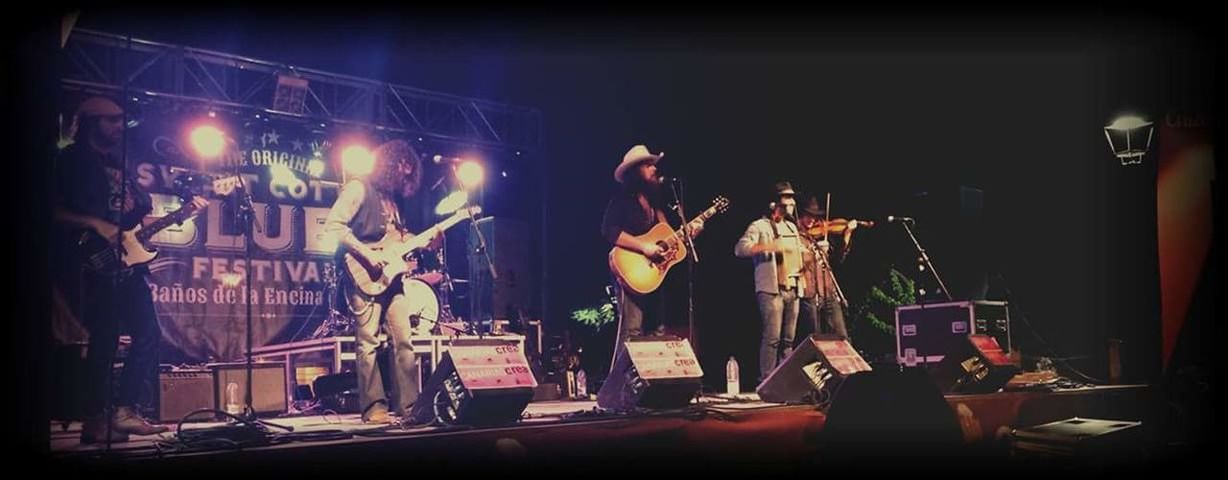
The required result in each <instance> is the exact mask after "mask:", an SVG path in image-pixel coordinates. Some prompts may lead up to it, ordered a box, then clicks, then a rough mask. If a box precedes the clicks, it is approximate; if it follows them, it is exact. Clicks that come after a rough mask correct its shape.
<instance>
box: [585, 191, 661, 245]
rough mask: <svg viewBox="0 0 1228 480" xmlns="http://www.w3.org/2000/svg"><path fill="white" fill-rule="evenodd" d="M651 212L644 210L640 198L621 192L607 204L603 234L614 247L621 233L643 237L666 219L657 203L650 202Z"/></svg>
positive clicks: (602, 224)
mask: <svg viewBox="0 0 1228 480" xmlns="http://www.w3.org/2000/svg"><path fill="white" fill-rule="evenodd" d="M649 205H650V206H651V207H652V208H651V210H646V209H644V206H643V205H641V204H640V201H639V198H637V197H636V195H635V194H633V193H631V192H627V191H620V192H618V193H617V194H615V195H614V197H613V198H611V199H610V203H608V204H606V207H605V215H604V216H603V217H602V219H601V234H602V236H604V237H605V239H606V241H608V242H610V244H611V245H614V244H615V242H616V241H617V240H618V234H619V232H627V234H628V235H643V234H645V233H648V231H649V230H652V227H653V226H655V225H656V224H658V223H661V222H662V221H664V219H665V213H664V212H663V211H662V209H661V207H660V206H658V205H657V204H656V202H652V201H649Z"/></svg>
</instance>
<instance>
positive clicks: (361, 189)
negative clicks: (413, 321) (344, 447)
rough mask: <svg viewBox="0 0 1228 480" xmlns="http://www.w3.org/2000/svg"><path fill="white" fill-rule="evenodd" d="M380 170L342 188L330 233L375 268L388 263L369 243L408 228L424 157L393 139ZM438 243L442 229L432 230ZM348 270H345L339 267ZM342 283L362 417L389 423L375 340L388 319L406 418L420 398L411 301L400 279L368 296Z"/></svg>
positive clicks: (378, 156)
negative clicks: (406, 206)
mask: <svg viewBox="0 0 1228 480" xmlns="http://www.w3.org/2000/svg"><path fill="white" fill-rule="evenodd" d="M374 154H375V169H374V171H373V172H372V173H371V174H370V175H369V176H367V177H365V178H363V177H359V178H354V179H352V180H350V181H349V182H347V183H346V184H345V186H343V187H342V189H341V193H340V194H339V195H338V196H337V202H336V203H334V204H333V207H332V210H331V211H330V212H329V214H328V219H327V220H326V226H325V231H326V232H327V233H329V234H331V235H334V236H335V238H337V240H338V244H339V245H340V246H341V248H343V249H345V251H348V252H351V253H353V254H354V255H357V256H359V257H361V258H362V259H363V260H365V261H367V263H368V264H371V265H373V266H378V267H383V266H384V265H385V263H386V262H384V261H381V260H378V259H377V257H376V254H375V252H374V251H372V249H371V248H370V247H369V246H368V244H370V243H374V242H378V241H379V240H380V239H381V238H382V237H383V236H384V234H385V233H387V232H393V231H396V230H405V226H404V223H403V222H402V221H401V214H400V208H399V206H398V204H399V203H401V202H403V201H404V200H406V199H408V198H409V197H411V196H413V195H414V194H415V193H416V192H417V190H418V186H419V185H420V184H421V179H422V160H421V158H420V157H419V156H418V153H417V152H415V151H414V149H413V147H412V146H410V144H409V143H408V142H405V141H404V140H393V141H390V142H388V143H385V144H383V145H380V146H379V148H377V149H376V150H375V152H374ZM432 232H434V233H433V235H435V236H436V238H434V239H432V242H435V241H438V239H439V237H441V236H440V235H439V232H438V231H437V230H432ZM339 270H342V271H345V269H344V268H342V269H339ZM343 278H346V280H345V281H343V282H342V288H343V289H344V290H343V291H344V292H345V297H346V302H347V303H348V305H349V312H350V316H351V317H352V318H353V320H354V325H355V326H356V329H355V330H356V336H357V340H358V345H357V358H356V359H355V360H356V363H357V374H358V391H359V405H360V406H361V407H362V409H363V413H362V419H363V421H364V422H367V423H378V424H387V423H392V422H393V420H392V418H391V417H390V416H389V399H388V398H387V397H386V395H385V393H384V384H383V380H382V377H381V375H380V371H379V367H378V365H377V364H376V362H375V349H376V347H377V346H379V341H378V339H377V338H376V337H377V335H378V334H379V326H380V322H381V321H383V322H386V325H387V327H388V329H387V330H388V335H389V336H390V337H391V338H390V340H391V342H392V348H393V364H394V366H393V369H394V370H395V371H394V372H392V373H393V379H394V381H395V385H396V388H397V393H398V395H397V398H396V400H397V401H398V403H397V404H396V408H397V409H399V410H400V412H398V413H401V414H402V415H401V417H402V418H409V416H408V412H409V411H410V407H411V406H412V405H413V403H414V401H416V400H417V399H418V393H419V384H418V380H419V379H418V368H417V360H416V359H415V357H414V348H413V345H412V344H411V343H410V332H411V326H410V313H409V312H410V310H409V308H410V305H409V300H408V299H407V298H406V297H405V295H404V294H403V293H402V287H401V279H400V277H398V278H397V279H396V281H394V282H393V284H392V285H390V286H389V288H388V289H387V290H385V292H384V293H383V294H380V295H377V296H368V295H366V294H364V293H363V292H362V291H360V290H359V289H358V288H356V286H355V285H354V283H353V280H352V279H350V278H349V276H348V275H347V276H343Z"/></svg>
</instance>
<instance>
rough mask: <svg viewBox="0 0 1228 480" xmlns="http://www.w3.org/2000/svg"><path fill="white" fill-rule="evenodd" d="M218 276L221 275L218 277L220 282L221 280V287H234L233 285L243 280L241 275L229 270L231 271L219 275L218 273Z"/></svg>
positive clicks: (235, 285) (237, 284)
mask: <svg viewBox="0 0 1228 480" xmlns="http://www.w3.org/2000/svg"><path fill="white" fill-rule="evenodd" d="M219 276H220V277H221V278H220V280H221V282H222V286H223V287H226V288H234V287H237V286H239V283H241V282H242V281H243V275H239V274H237V273H234V272H231V273H223V274H221V275H219Z"/></svg>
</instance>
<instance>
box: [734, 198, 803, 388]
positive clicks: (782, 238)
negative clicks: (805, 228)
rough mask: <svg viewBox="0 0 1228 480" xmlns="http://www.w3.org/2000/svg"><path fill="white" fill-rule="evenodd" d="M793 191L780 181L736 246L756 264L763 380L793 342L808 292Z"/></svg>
mask: <svg viewBox="0 0 1228 480" xmlns="http://www.w3.org/2000/svg"><path fill="white" fill-rule="evenodd" d="M795 194H796V192H794V191H793V185H791V184H790V183H789V182H779V183H777V184H776V189H775V194H774V196H775V200H774V201H773V202H772V203H771V207H770V211H769V212H768V214H767V215H765V216H764V217H762V218H759V219H758V220H755V221H754V222H751V224H750V226H748V227H746V233H743V234H742V238H740V239H738V243H737V244H736V245H734V249H733V253H734V255H737V256H738V257H742V258H750V259H751V260H752V261H753V263H754V266H755V270H754V271H755V297H756V298H757V300H758V302H759V313H760V315H761V317H762V320H763V335H762V338H761V339H760V344H759V380H760V381H762V380H763V379H764V378H766V377H767V376H768V374H769V373H771V372H772V370H774V369H775V368H776V365H777V364H778V363H779V362H780V360H781V359H783V358H784V357H785V356H786V355H788V353H789V351H790V349H791V348H793V336H794V334H795V333H796V332H797V313H798V307H799V305H798V299H799V298H801V297H804V296H805V294H806V291H805V290H806V282H805V279H804V278H803V277H802V272H801V270H802V260H801V254H802V243H801V241H800V233H799V231H798V228H797V225H796V224H794V223H793V221H792V220H791V219H792V218H793V215H794V210H795V209H796V208H797V201H796V200H795V199H794V198H793V197H794V195H795Z"/></svg>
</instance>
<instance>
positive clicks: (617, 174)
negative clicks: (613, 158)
mask: <svg viewBox="0 0 1228 480" xmlns="http://www.w3.org/2000/svg"><path fill="white" fill-rule="evenodd" d="M664 156H665V152H661V153H658V154H656V155H653V154H652V153H649V152H648V147H645V146H643V145H636V146H634V147H631V150H627V154H626V155H623V163H620V164H618V168H615V169H614V180H615V181H617V182H618V183H623V174H625V173H627V170H630V169H631V168H632V167H635V166H637V165H639V164H640V162H652V163H657V162H658V161H660V160H661V157H664Z"/></svg>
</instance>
